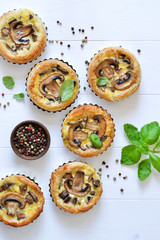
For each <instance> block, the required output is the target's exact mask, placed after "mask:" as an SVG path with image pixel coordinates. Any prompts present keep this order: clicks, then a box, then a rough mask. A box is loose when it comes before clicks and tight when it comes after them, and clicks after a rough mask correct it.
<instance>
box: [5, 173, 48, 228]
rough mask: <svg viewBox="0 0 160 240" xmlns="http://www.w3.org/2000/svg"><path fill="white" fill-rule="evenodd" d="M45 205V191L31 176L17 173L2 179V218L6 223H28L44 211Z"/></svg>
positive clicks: (17, 225) (18, 225)
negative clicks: (43, 191)
mask: <svg viewBox="0 0 160 240" xmlns="http://www.w3.org/2000/svg"><path fill="white" fill-rule="evenodd" d="M43 205H44V197H43V193H42V191H41V189H40V187H39V186H38V184H36V183H35V182H34V181H33V180H31V179H30V178H29V177H25V176H22V175H18V174H16V175H11V176H7V177H5V178H4V179H2V180H1V181H0V220H1V221H2V222H3V223H5V224H6V225H11V226H13V227H22V226H25V225H28V224H29V223H31V222H33V221H34V220H35V219H36V218H37V217H38V216H39V214H40V213H41V212H42V211H43Z"/></svg>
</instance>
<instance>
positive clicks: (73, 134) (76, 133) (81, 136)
mask: <svg viewBox="0 0 160 240" xmlns="http://www.w3.org/2000/svg"><path fill="white" fill-rule="evenodd" d="M82 128H83V125H82V123H75V124H73V125H72V126H71V127H70V128H69V131H68V141H69V143H70V145H72V146H74V147H78V146H80V145H81V141H83V140H86V139H87V137H88V133H87V132H84V131H82V130H81V129H82ZM78 129H80V130H78Z"/></svg>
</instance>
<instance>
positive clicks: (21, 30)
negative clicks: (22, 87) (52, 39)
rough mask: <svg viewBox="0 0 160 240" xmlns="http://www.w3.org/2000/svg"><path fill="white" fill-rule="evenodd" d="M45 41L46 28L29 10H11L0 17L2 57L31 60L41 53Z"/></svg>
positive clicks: (24, 61)
mask: <svg viewBox="0 0 160 240" xmlns="http://www.w3.org/2000/svg"><path fill="white" fill-rule="evenodd" d="M46 42H47V34H46V28H45V26H44V24H43V22H42V20H41V19H40V18H39V17H38V16H37V15H36V14H35V13H33V12H32V11H31V10H28V9H21V10H13V11H9V12H7V13H5V14H3V15H2V16H1V17H0V55H1V56H2V57H3V58H4V59H6V60H8V61H10V62H13V63H20V64H21V63H27V62H31V61H32V60H34V59H36V58H37V57H38V56H39V55H41V53H42V52H43V50H44V48H45V46H46Z"/></svg>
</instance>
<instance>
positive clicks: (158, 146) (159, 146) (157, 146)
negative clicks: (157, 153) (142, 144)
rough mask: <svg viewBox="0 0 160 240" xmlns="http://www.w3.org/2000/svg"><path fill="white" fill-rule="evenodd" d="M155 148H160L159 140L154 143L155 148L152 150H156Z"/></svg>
mask: <svg viewBox="0 0 160 240" xmlns="http://www.w3.org/2000/svg"><path fill="white" fill-rule="evenodd" d="M156 148H160V139H159V140H158V142H157V143H156V146H155V148H154V149H156Z"/></svg>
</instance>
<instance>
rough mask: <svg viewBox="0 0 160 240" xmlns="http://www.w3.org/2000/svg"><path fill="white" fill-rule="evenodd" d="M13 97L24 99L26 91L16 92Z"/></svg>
mask: <svg viewBox="0 0 160 240" xmlns="http://www.w3.org/2000/svg"><path fill="white" fill-rule="evenodd" d="M13 98H15V99H17V100H21V99H24V93H18V94H14V95H13Z"/></svg>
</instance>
